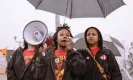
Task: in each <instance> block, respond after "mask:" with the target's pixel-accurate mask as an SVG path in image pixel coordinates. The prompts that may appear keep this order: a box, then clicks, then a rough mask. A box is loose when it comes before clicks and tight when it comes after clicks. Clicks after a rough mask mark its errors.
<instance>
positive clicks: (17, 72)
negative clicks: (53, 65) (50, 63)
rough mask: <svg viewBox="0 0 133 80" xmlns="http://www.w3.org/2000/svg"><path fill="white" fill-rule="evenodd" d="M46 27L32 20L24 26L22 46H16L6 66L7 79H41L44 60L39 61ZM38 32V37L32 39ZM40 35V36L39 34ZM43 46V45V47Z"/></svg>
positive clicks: (43, 75) (43, 72) (43, 73)
mask: <svg viewBox="0 0 133 80" xmlns="http://www.w3.org/2000/svg"><path fill="white" fill-rule="evenodd" d="M47 31H48V30H47V27H46V25H45V24H44V23H42V22H40V21H32V22H30V23H28V24H27V25H26V27H25V28H24V32H23V34H24V35H23V36H24V48H18V49H17V50H16V51H15V52H14V54H13V55H12V58H11V59H10V61H9V63H8V66H7V79H8V80H43V79H44V77H45V71H46V70H45V66H46V64H45V61H43V60H42V61H41V60H40V58H41V57H42V56H44V55H42V52H44V51H42V49H41V46H42V45H43V44H42V43H43V42H44V40H45V39H46V35H47ZM35 32H39V39H38V40H36V39H34V36H35V35H36V36H37V37H38V34H34V33H35ZM40 35H41V36H40ZM43 48H45V47H43Z"/></svg>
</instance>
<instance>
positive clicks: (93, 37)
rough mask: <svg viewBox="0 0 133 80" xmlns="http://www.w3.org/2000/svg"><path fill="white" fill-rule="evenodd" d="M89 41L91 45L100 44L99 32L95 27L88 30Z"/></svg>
mask: <svg viewBox="0 0 133 80" xmlns="http://www.w3.org/2000/svg"><path fill="white" fill-rule="evenodd" d="M86 37H87V41H88V43H89V45H98V42H99V37H98V32H97V31H96V30H95V29H93V28H92V29H89V30H88V31H87V36H86Z"/></svg>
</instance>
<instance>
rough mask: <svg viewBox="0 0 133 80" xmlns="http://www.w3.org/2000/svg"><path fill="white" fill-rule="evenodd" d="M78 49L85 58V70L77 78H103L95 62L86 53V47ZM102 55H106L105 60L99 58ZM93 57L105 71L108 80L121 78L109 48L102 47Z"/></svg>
mask: <svg viewBox="0 0 133 80" xmlns="http://www.w3.org/2000/svg"><path fill="white" fill-rule="evenodd" d="M78 51H79V52H80V53H82V55H83V56H84V58H85V59H86V71H85V73H84V74H83V75H82V76H80V78H79V80H105V79H104V78H103V76H102V75H101V73H100V71H99V69H98V67H97V64H96V63H95V61H94V60H93V58H92V57H91V55H90V54H89V53H88V51H87V50H86V49H80V50H78ZM103 55H105V56H106V59H105V60H103V59H102V58H101V57H102V56H103ZM95 59H96V60H97V61H98V62H99V63H100V65H101V66H102V67H103V68H104V70H105V73H106V74H107V76H108V80H122V75H121V73H120V69H119V66H118V64H117V61H116V59H115V57H114V55H113V53H112V52H111V51H110V50H108V49H106V48H102V49H101V50H100V51H99V52H98V53H97V55H96V56H95Z"/></svg>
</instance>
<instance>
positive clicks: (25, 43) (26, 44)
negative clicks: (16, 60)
mask: <svg viewBox="0 0 133 80" xmlns="http://www.w3.org/2000/svg"><path fill="white" fill-rule="evenodd" d="M27 48H28V43H27V42H26V41H25V40H24V50H25V49H27Z"/></svg>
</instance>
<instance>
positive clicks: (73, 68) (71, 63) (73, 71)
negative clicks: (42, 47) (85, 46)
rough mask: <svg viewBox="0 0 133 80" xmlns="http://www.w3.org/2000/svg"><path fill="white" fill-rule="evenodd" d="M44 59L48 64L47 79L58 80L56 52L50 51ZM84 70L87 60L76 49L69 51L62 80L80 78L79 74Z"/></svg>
mask: <svg viewBox="0 0 133 80" xmlns="http://www.w3.org/2000/svg"><path fill="white" fill-rule="evenodd" d="M43 60H44V61H46V64H47V68H46V70H47V71H46V77H45V80H56V76H55V56H54V52H53V51H49V52H48V53H47V55H46V56H45V58H44V59H43ZM84 71H85V60H84V58H83V56H82V55H81V54H80V53H79V52H76V51H74V50H70V51H68V54H67V58H66V62H65V68H64V75H63V79H62V80H78V76H79V75H81V74H83V72H84Z"/></svg>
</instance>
